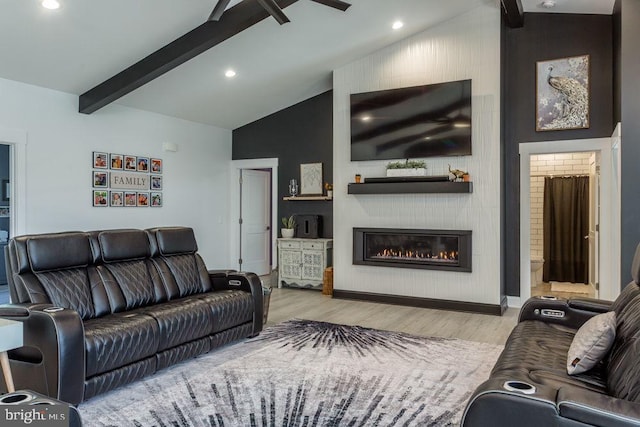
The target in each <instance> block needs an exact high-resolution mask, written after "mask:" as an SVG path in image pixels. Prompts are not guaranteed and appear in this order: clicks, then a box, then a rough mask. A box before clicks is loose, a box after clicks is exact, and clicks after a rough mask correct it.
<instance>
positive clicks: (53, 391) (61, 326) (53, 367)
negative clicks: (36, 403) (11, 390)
mask: <svg viewBox="0 0 640 427" xmlns="http://www.w3.org/2000/svg"><path fill="white" fill-rule="evenodd" d="M0 317H2V318H6V319H10V320H15V321H19V322H22V324H23V331H24V339H23V343H24V346H23V347H21V348H19V349H16V350H12V351H10V352H9V358H10V359H11V363H12V368H13V365H15V367H16V369H12V370H14V371H15V372H14V375H13V377H14V381H15V382H16V385H17V386H18V387H22V388H30V389H34V390H35V391H38V392H41V393H43V394H46V395H48V396H50V397H53V398H55V399H58V400H62V401H64V402H68V403H71V404H74V405H77V404H78V403H80V402H82V399H83V396H84V380H85V352H84V326H83V324H82V319H80V316H79V315H78V313H77V312H76V311H74V310H69V309H61V308H59V307H54V306H53V305H51V304H9V305H4V306H0ZM34 365H37V366H39V367H40V370H41V372H42V374H43V375H42V376H43V378H42V377H39V376H38V375H34V372H37V370H35V369H34V368H35V367H34ZM34 377H35V378H34ZM25 386H28V387H25Z"/></svg>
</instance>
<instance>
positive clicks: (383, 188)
mask: <svg viewBox="0 0 640 427" xmlns="http://www.w3.org/2000/svg"><path fill="white" fill-rule="evenodd" d="M348 193H349V194H411V193H414V194H417V193H473V183H472V182H384V183H382V182H372V183H367V182H364V183H361V184H355V183H351V184H349V189H348Z"/></svg>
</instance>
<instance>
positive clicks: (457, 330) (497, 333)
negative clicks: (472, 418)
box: [267, 287, 518, 345]
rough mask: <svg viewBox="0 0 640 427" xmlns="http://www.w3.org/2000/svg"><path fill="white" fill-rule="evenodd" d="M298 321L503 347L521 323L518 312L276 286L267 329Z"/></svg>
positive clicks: (515, 310) (272, 296)
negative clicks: (361, 297)
mask: <svg viewBox="0 0 640 427" xmlns="http://www.w3.org/2000/svg"><path fill="white" fill-rule="evenodd" d="M294 318H298V319H307V320H318V321H325V322H332V323H341V324H346V325H358V326H365V327H369V328H375V329H384V330H389V331H398V332H406V333H410V334H414V335H421V336H437V337H446V338H460V339H464V340H469V341H479V342H486V343H491V344H501V345H502V344H504V343H505V341H506V339H507V337H508V336H509V333H510V332H511V330H512V329H513V327H514V326H515V324H516V322H517V318H518V309H515V308H510V309H508V310H507V311H506V312H505V314H504V315H503V316H491V315H485V314H475V313H460V312H454V311H444V310H430V309H426V308H416V307H404V306H397V305H387V304H379V303H373V302H363V301H353V300H341V299H334V298H331V297H329V296H326V295H322V293H321V292H319V291H317V290H308V289H291V288H282V289H278V288H275V287H274V288H273V291H272V294H271V301H270V307H269V317H268V320H267V326H269V325H273V324H275V323H280V322H283V321H285V320H289V319H294Z"/></svg>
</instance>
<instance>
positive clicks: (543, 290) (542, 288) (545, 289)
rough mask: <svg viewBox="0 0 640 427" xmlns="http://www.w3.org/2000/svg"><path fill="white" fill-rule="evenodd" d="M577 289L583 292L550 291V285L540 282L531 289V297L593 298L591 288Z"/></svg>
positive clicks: (580, 287)
mask: <svg viewBox="0 0 640 427" xmlns="http://www.w3.org/2000/svg"><path fill="white" fill-rule="evenodd" d="M577 289H584V292H561V291H554V290H552V289H551V284H550V283H547V282H542V283H540V284H539V285H537V286H532V287H531V296H532V297H533V296H539V295H551V296H554V297H558V298H567V299H569V298H572V297H573V298H584V297H586V298H595V297H596V295H595V291H594V290H593V288H592V287H591V286H584V287H582V286H580V285H578V286H577Z"/></svg>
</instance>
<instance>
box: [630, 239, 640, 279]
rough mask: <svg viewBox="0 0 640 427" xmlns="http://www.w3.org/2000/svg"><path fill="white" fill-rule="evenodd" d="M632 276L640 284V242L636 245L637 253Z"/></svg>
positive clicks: (634, 257) (632, 265)
mask: <svg viewBox="0 0 640 427" xmlns="http://www.w3.org/2000/svg"><path fill="white" fill-rule="evenodd" d="M631 277H632V278H633V281H634V282H636V284H638V285H640V244H638V246H637V247H636V253H635V255H634V256H633V263H632V264H631Z"/></svg>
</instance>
